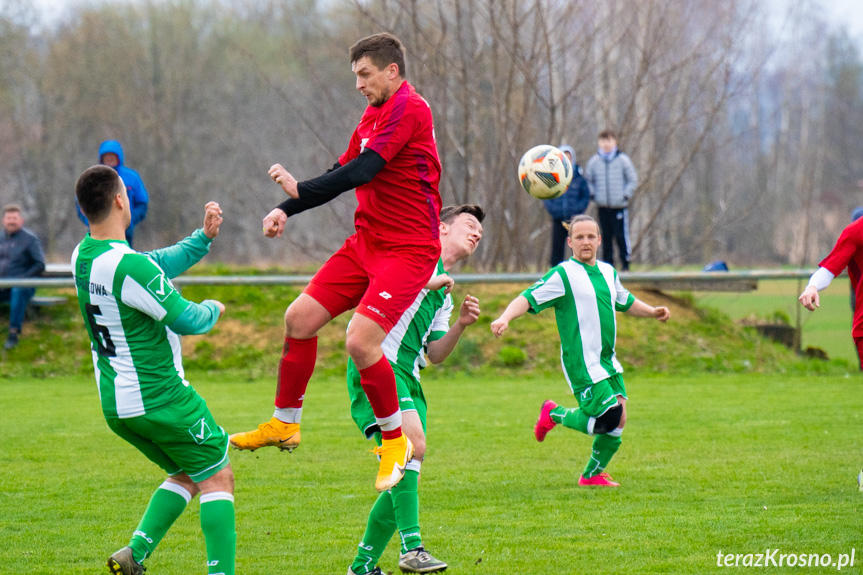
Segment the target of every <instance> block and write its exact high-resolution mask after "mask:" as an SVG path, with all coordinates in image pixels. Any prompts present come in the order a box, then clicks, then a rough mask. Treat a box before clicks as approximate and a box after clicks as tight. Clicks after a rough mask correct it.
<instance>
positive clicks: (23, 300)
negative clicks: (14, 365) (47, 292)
mask: <svg viewBox="0 0 863 575" xmlns="http://www.w3.org/2000/svg"><path fill="white" fill-rule="evenodd" d="M44 269H45V255H44V254H43V253H42V243H41V242H40V241H39V238H38V237H36V234H34V233H33V232H31V231H30V230H27V229H25V228H24V216H22V215H21V208H20V207H19V206H17V205H15V204H9V205H8V206H6V207H5V208H3V236H2V237H0V278H4V279H12V278H29V277H33V276H38V275H39V274H41V273H42V271H43V270H44ZM35 293H36V288H32V287H13V288H6V289H0V301H4V302H6V301H8V302H9V335H8V336H7V338H6V343H5V345H4V346H3V348H4V349H6V350H7V351H8V350H10V349H12V348H13V347H15V346H16V345H18V336H19V335H20V334H21V326H22V325H23V324H24V310H26V309H27V303H28V302H29V301H30V299H31V298H32V297H33V294H35Z"/></svg>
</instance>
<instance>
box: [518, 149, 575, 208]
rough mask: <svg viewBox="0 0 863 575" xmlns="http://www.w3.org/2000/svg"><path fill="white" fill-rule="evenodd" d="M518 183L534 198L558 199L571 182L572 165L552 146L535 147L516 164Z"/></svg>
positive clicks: (564, 155)
mask: <svg viewBox="0 0 863 575" xmlns="http://www.w3.org/2000/svg"><path fill="white" fill-rule="evenodd" d="M518 181H519V182H520V183H521V187H523V188H524V191H525V192H527V193H528V194H530V195H531V196H533V197H534V198H538V199H540V200H552V199H554V198H559V197H560V196H562V195H563V193H564V192H565V191H566V188H568V187H569V183H570V182H571V181H572V164H571V163H570V161H569V158H567V157H566V154H564V153H563V152H561V151H560V150H559V149H557V148H555V147H554V146H549V145H548V144H543V145H541V146H535V147H533V148H531V149H529V150H528V151H527V152H525V154H524V156H522V157H521V161H520V162H519V163H518Z"/></svg>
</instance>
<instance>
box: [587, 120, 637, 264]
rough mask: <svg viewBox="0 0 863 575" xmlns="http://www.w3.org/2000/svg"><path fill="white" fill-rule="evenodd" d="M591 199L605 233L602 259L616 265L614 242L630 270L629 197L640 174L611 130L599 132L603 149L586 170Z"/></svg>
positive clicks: (603, 234) (623, 262) (601, 228)
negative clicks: (618, 147)
mask: <svg viewBox="0 0 863 575" xmlns="http://www.w3.org/2000/svg"><path fill="white" fill-rule="evenodd" d="M584 177H585V179H586V180H587V185H588V186H590V199H592V200H593V201H595V202H596V205H597V206H598V208H599V210H598V212H599V213H598V215H599V227H600V233H601V234H602V259H603V260H604V261H605V262H607V263H609V264H611V265H614V245H613V244H614V243H615V242H616V243H617V248H618V251H619V253H620V259H621V262H622V263H621V270H623V271H627V270H629V261H630V256H631V254H630V245H629V200H630V199H631V198H632V195H633V193H634V192H635V188H636V187H637V186H638V174H637V173H636V172H635V166H634V165H633V164H632V160H631V159H629V156H627V155H626V154H624V153H623V152H621V151H620V150H618V149H617V135H615V133H614V132H613V131H611V130H604V131H602V132H600V134H599V151H598V152H597V153H596V154H595V155H594V156H593V157H592V158H590V160H588V162H587V166H586V167H585V170H584Z"/></svg>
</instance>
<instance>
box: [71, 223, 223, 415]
mask: <svg viewBox="0 0 863 575" xmlns="http://www.w3.org/2000/svg"><path fill="white" fill-rule="evenodd" d="M209 243H210V240H209V238H206V236H204V234H203V232H202V231H201V230H198V231H196V232H195V233H194V234H193V235H192V236H190V237H188V238H186V239H185V240H183V241H182V242H180V243H178V244H177V245H175V246H171V247H168V248H165V249H163V250H157V251H154V252H152V253H151V254H142V253H138V252H136V251H134V250H133V249H132V248H131V247H129V244H127V243H126V242H125V241H122V240H95V239H93V238H92V237H90V234H87V235H86V236H85V238H84V239H83V241H81V243H80V244H78V246H77V247H76V248H75V251H74V252H73V253H72V273H73V275H74V277H75V286H76V289H77V292H78V305H79V306H80V309H81V315H82V316H83V317H84V324H85V326H86V328H87V333H88V334H89V335H90V342H91V349H92V353H93V367H94V369H95V372H96V383H97V385H98V388H99V396H100V399H101V402H102V411H103V412H104V414H105V415H106V416H112V417H120V418H129V417H137V416H140V415H144V414H145V413H147V412H150V411H152V410H154V409H157V408H159V407H163V406H165V405H167V404H169V403H171V402H172V401H174V400H176V399H177V398H178V397H180V396H182V395H183V394H184V393H188V392H189V389H188V385H189V382H187V381H185V379H184V374H183V363H182V355H181V352H180V338H179V337H178V336H177V334H175V333H174V332H173V331H171V330H170V329H169V328H168V327H167V325H168V324H171V323H172V322H174V320H176V319H177V317H178V316H179V315H180V314H181V313H183V312H184V311H185V310H186V308H187V307H189V306H190V302H189V301H187V300H185V299H184V298H182V297H181V296H180V294H179V293H178V292H177V291H176V290H175V289H174V286H173V284H172V283H171V280H170V278H171V277H176V276H177V275H179V273H182V271H185V269H187V268H188V267H191V265H193V264H194V263H195V262H197V261H198V260H200V259H201V257H203V255H204V254H206V253H207V252H208V251H209ZM157 262H159V263H157ZM160 263H161V264H162V265H160ZM163 266H165V267H166V268H167V269H168V270H169V271H168V273H166V271H165V269H163ZM172 272H175V273H172ZM192 305H194V304H192Z"/></svg>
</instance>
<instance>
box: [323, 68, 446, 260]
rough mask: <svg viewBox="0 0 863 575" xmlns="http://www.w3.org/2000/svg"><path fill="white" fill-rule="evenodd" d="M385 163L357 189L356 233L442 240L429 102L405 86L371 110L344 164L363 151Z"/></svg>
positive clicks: (437, 167)
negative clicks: (439, 236)
mask: <svg viewBox="0 0 863 575" xmlns="http://www.w3.org/2000/svg"><path fill="white" fill-rule="evenodd" d="M366 148H368V149H370V150H374V151H375V152H377V153H378V154H380V156H381V157H382V158H383V159H384V160H386V162H387V163H386V165H385V166H384V167H383V169H382V170H381V171H380V172H378V174H377V175H376V176H375V177H374V178H373V179H372V181H371V182H369V183H368V184H366V185H364V186H359V187H358V188H357V200H358V201H359V206H358V207H357V211H356V214H355V215H354V224H355V226H356V228H357V231H360V230H361V229H365V230H367V231H369V232H371V233H373V234H374V235H376V236H379V237H381V238H384V239H388V240H396V241H419V242H423V243H424V242H427V241H431V240H436V239H438V235H439V229H438V225H439V224H440V209H441V199H440V193H439V192H438V185H439V184H440V159H439V158H438V154H437V144H436V143H435V135H434V122H433V121H432V113H431V108H429V105H428V103H427V102H426V101H425V100H424V99H423V98H422V96H420V95H419V94H417V93H416V90H415V89H414V87H413V86H411V85H410V84H409V83H407V82H404V83H402V85H401V86H400V87H399V89H398V90H396V92H395V94H393V95H392V96H390V97H389V99H388V100H387V101H386V102H384V104H383V105H382V106H369V107H367V108H366V111H365V113H363V117H362V119H361V120H360V123H359V125H358V126H357V128H356V130H354V133H353V136H351V143H350V145H349V146H348V149H347V151H346V152H345V153H344V154H342V155H341V157H340V158H339V164H341V165H343V166H344V165H345V164H347V163H348V162H350V161H351V160H353V159H354V158H356V157H357V156H358V155H360V153H361V152H362V151H363V150H364V149H366Z"/></svg>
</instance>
